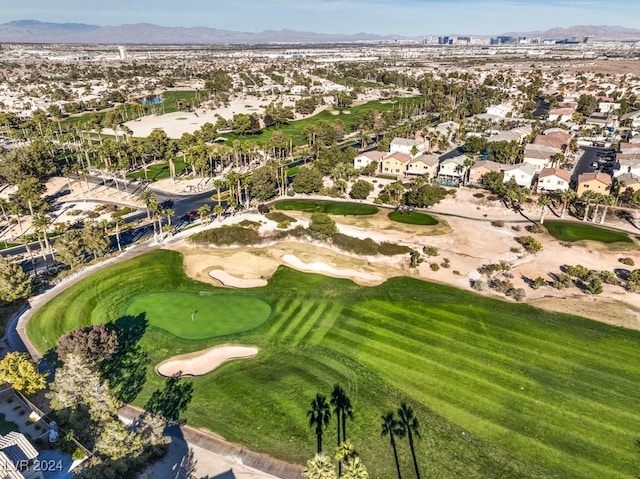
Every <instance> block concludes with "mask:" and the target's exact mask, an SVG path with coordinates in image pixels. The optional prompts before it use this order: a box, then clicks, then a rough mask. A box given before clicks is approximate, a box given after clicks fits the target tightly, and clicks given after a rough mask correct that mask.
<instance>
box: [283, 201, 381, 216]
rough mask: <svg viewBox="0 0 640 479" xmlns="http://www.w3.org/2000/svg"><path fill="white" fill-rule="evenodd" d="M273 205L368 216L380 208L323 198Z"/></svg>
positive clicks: (310, 211)
mask: <svg viewBox="0 0 640 479" xmlns="http://www.w3.org/2000/svg"><path fill="white" fill-rule="evenodd" d="M273 207H274V208H275V209H276V210H284V211H304V212H306V213H327V214H330V215H341V216H366V215H375V214H376V213H377V212H378V208H377V207H376V206H373V205H365V204H361V203H345V202H340V201H323V200H283V201H278V202H277V203H275V204H274V205H273Z"/></svg>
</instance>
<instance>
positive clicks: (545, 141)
mask: <svg viewBox="0 0 640 479" xmlns="http://www.w3.org/2000/svg"><path fill="white" fill-rule="evenodd" d="M570 142H571V133H569V132H567V131H564V130H561V129H559V128H553V129H549V130H547V131H546V132H545V133H544V135H538V136H537V137H536V139H535V140H534V141H533V144H534V145H541V146H548V147H549V148H553V149H554V151H555V152H556V153H564V151H565V150H566V149H567V147H568V146H569V143H570Z"/></svg>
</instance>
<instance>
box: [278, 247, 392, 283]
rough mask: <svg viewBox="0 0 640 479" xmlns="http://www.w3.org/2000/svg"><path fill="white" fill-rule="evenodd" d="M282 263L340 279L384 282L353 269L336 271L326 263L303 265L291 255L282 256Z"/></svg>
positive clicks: (379, 278)
mask: <svg viewBox="0 0 640 479" xmlns="http://www.w3.org/2000/svg"><path fill="white" fill-rule="evenodd" d="M282 261H284V262H285V263H287V264H288V265H289V266H291V267H293V268H295V269H299V270H300V271H307V272H311V273H326V274H328V275H331V276H339V277H341V278H355V279H361V280H364V281H380V282H382V281H384V279H385V278H384V277H383V276H381V275H379V274H375V273H365V272H362V271H357V270H355V269H348V268H344V269H338V268H334V267H333V266H330V265H328V264H327V263H305V262H304V261H302V260H301V259H300V258H298V257H297V256H295V255H292V254H288V253H287V254H285V255H282Z"/></svg>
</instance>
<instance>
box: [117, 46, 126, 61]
mask: <svg viewBox="0 0 640 479" xmlns="http://www.w3.org/2000/svg"><path fill="white" fill-rule="evenodd" d="M118 52H120V60H126V59H127V49H126V47H118Z"/></svg>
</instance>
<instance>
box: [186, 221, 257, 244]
mask: <svg viewBox="0 0 640 479" xmlns="http://www.w3.org/2000/svg"><path fill="white" fill-rule="evenodd" d="M262 240H263V239H262V237H261V236H260V234H259V233H258V231H256V229H254V228H243V227H242V226H240V225H229V226H222V227H220V228H212V229H210V230H206V231H201V232H200V233H196V234H194V235H193V236H190V237H189V238H188V241H189V242H191V243H195V244H215V245H231V244H239V245H252V244H258V243H261V242H262Z"/></svg>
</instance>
